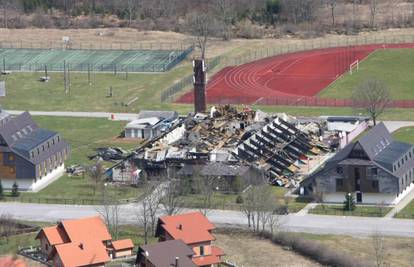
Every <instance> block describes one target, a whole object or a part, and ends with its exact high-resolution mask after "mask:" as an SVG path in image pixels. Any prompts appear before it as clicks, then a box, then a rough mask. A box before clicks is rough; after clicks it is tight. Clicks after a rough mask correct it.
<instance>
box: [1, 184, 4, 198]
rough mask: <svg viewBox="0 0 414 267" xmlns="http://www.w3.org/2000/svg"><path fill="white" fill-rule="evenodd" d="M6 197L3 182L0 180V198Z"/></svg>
mask: <svg viewBox="0 0 414 267" xmlns="http://www.w3.org/2000/svg"><path fill="white" fill-rule="evenodd" d="M3 197H4V191H3V183H2V182H1V180H0V199H2V198H3Z"/></svg>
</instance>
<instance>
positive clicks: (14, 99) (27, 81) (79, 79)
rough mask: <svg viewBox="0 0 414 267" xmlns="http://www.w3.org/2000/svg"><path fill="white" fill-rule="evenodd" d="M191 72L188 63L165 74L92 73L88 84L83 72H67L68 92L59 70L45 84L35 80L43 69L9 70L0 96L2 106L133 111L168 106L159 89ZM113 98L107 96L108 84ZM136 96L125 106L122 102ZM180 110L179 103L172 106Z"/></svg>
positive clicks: (22, 108) (9, 107) (64, 109)
mask: <svg viewBox="0 0 414 267" xmlns="http://www.w3.org/2000/svg"><path fill="white" fill-rule="evenodd" d="M190 72H191V66H190V65H189V64H183V65H181V66H178V67H176V68H174V69H173V70H172V71H169V72H166V73H154V74H145V73H134V74H131V73H130V74H128V79H126V75H125V73H118V74H117V75H114V74H110V73H94V74H92V75H91V82H92V85H89V84H88V75H87V74H85V73H72V74H71V78H70V80H71V90H70V94H65V92H64V81H63V74H62V73H56V72H53V73H49V76H50V77H51V80H50V81H49V82H48V83H42V82H39V81H38V79H39V77H40V76H44V73H43V72H37V73H36V72H34V73H13V74H11V75H8V76H3V77H1V78H4V79H5V81H6V87H7V96H6V97H4V98H2V99H0V104H1V105H2V106H3V107H4V108H6V109H13V110H41V111H56V110H58V111H106V112H137V111H139V110H141V109H171V107H170V105H169V104H163V103H161V102H160V95H161V92H162V91H163V90H164V89H165V88H167V87H168V86H169V85H172V84H173V83H175V82H176V81H178V80H180V78H182V77H183V76H185V75H188V74H189V73H190ZM111 86H112V88H113V97H107V96H108V94H109V87H111ZM135 97H138V100H137V101H136V102H134V103H133V104H131V105H130V106H128V107H126V106H124V105H123V104H125V103H128V102H129V101H130V100H132V99H134V98H135ZM175 108H177V109H178V110H180V105H175V107H174V109H175Z"/></svg>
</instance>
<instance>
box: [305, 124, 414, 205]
mask: <svg viewBox="0 0 414 267" xmlns="http://www.w3.org/2000/svg"><path fill="white" fill-rule="evenodd" d="M413 182H414V146H413V145H410V144H407V143H403V142H399V141H396V140H394V139H393V137H392V136H391V134H390V133H389V131H388V130H387V128H386V127H385V125H384V124H383V123H380V124H378V125H377V126H375V127H374V128H373V129H371V130H370V131H369V133H368V134H366V135H365V136H364V137H362V138H361V139H359V140H358V141H356V142H354V143H350V144H348V145H347V146H346V147H345V148H344V149H342V150H340V151H339V152H338V153H337V154H336V155H335V156H333V157H332V158H331V159H329V160H328V161H327V162H326V163H325V165H324V166H323V168H321V169H320V170H318V171H316V172H315V173H313V174H312V175H310V176H309V177H308V178H307V179H306V180H304V181H303V182H302V184H301V186H302V191H303V192H304V193H305V194H312V193H315V192H319V193H321V194H322V195H323V200H324V201H325V202H334V203H342V202H343V201H344V199H345V193H353V194H354V195H355V199H356V201H357V202H358V203H367V204H396V203H398V202H399V201H400V200H401V199H402V198H403V197H404V196H405V195H406V194H407V193H408V192H409V191H410V190H412V188H414V185H413Z"/></svg>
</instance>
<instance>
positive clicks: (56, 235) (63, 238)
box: [36, 225, 69, 246]
mask: <svg viewBox="0 0 414 267" xmlns="http://www.w3.org/2000/svg"><path fill="white" fill-rule="evenodd" d="M42 233H43V234H44V235H45V237H46V239H47V241H49V244H50V245H52V246H53V245H57V244H63V243H66V242H68V241H69V240H68V236H67V235H66V233H65V231H64V230H63V229H62V228H61V227H58V226H57V225H55V226H51V227H45V228H43V229H42V230H41V231H40V232H39V234H38V235H37V236H36V239H39V238H40V235H41V234H42Z"/></svg>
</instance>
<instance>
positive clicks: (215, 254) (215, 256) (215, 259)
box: [193, 246, 224, 266]
mask: <svg viewBox="0 0 414 267" xmlns="http://www.w3.org/2000/svg"><path fill="white" fill-rule="evenodd" d="M223 255H224V252H223V250H221V248H219V247H215V246H211V255H208V256H201V257H194V258H193V262H194V263H195V264H196V265H197V266H204V265H211V264H217V263H220V262H221V259H220V256H223Z"/></svg>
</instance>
